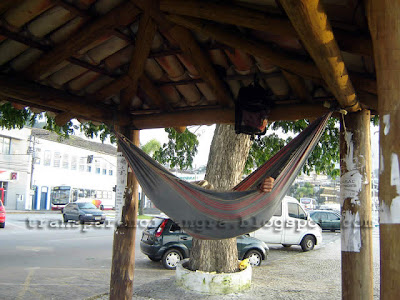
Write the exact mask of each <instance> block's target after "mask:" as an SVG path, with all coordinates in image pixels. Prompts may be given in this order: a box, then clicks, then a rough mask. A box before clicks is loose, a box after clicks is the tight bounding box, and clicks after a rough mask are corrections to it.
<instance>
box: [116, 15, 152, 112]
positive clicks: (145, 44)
mask: <svg viewBox="0 0 400 300" xmlns="http://www.w3.org/2000/svg"><path fill="white" fill-rule="evenodd" d="M155 34H156V24H155V23H154V22H153V20H152V19H151V17H150V15H149V14H148V13H147V12H144V13H143V15H142V17H141V18H140V22H139V29H138V33H137V36H136V41H137V42H136V45H135V48H134V50H133V55H132V60H131V63H130V65H129V70H128V73H127V76H128V77H129V78H130V80H131V83H130V84H129V86H128V88H127V89H126V90H125V92H124V93H123V96H122V97H121V104H120V108H121V110H125V109H129V107H130V100H131V98H132V97H133V96H134V95H136V93H137V89H138V82H139V78H140V77H141V76H142V75H143V73H144V67H145V64H146V60H147V57H148V56H149V53H150V50H151V45H152V43H153V40H154V36H155Z"/></svg>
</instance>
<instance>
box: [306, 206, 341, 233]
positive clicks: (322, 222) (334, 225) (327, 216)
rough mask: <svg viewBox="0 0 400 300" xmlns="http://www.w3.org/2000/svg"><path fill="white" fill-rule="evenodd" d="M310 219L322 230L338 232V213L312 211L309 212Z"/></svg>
mask: <svg viewBox="0 0 400 300" xmlns="http://www.w3.org/2000/svg"><path fill="white" fill-rule="evenodd" d="M310 217H311V219H313V221H314V222H315V223H317V224H318V225H319V226H320V227H321V228H322V229H323V230H330V231H335V230H340V213H338V212H337V211H333V210H314V211H311V212H310Z"/></svg>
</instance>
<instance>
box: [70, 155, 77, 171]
mask: <svg viewBox="0 0 400 300" xmlns="http://www.w3.org/2000/svg"><path fill="white" fill-rule="evenodd" d="M77 161H78V157H76V156H72V157H71V170H73V171H76V166H77Z"/></svg>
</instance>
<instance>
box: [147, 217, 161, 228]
mask: <svg viewBox="0 0 400 300" xmlns="http://www.w3.org/2000/svg"><path fill="white" fill-rule="evenodd" d="M163 221H164V219H162V218H153V219H151V221H150V223H149V225H147V229H155V228H158V226H160V224H161V223H162V222H163Z"/></svg>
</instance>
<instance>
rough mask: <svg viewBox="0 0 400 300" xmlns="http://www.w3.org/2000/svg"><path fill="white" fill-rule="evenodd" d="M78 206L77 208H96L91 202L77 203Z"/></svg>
mask: <svg viewBox="0 0 400 300" xmlns="http://www.w3.org/2000/svg"><path fill="white" fill-rule="evenodd" d="M78 206H79V208H84V209H96V208H97V207H96V206H94V205H93V204H92V203H78Z"/></svg>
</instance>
